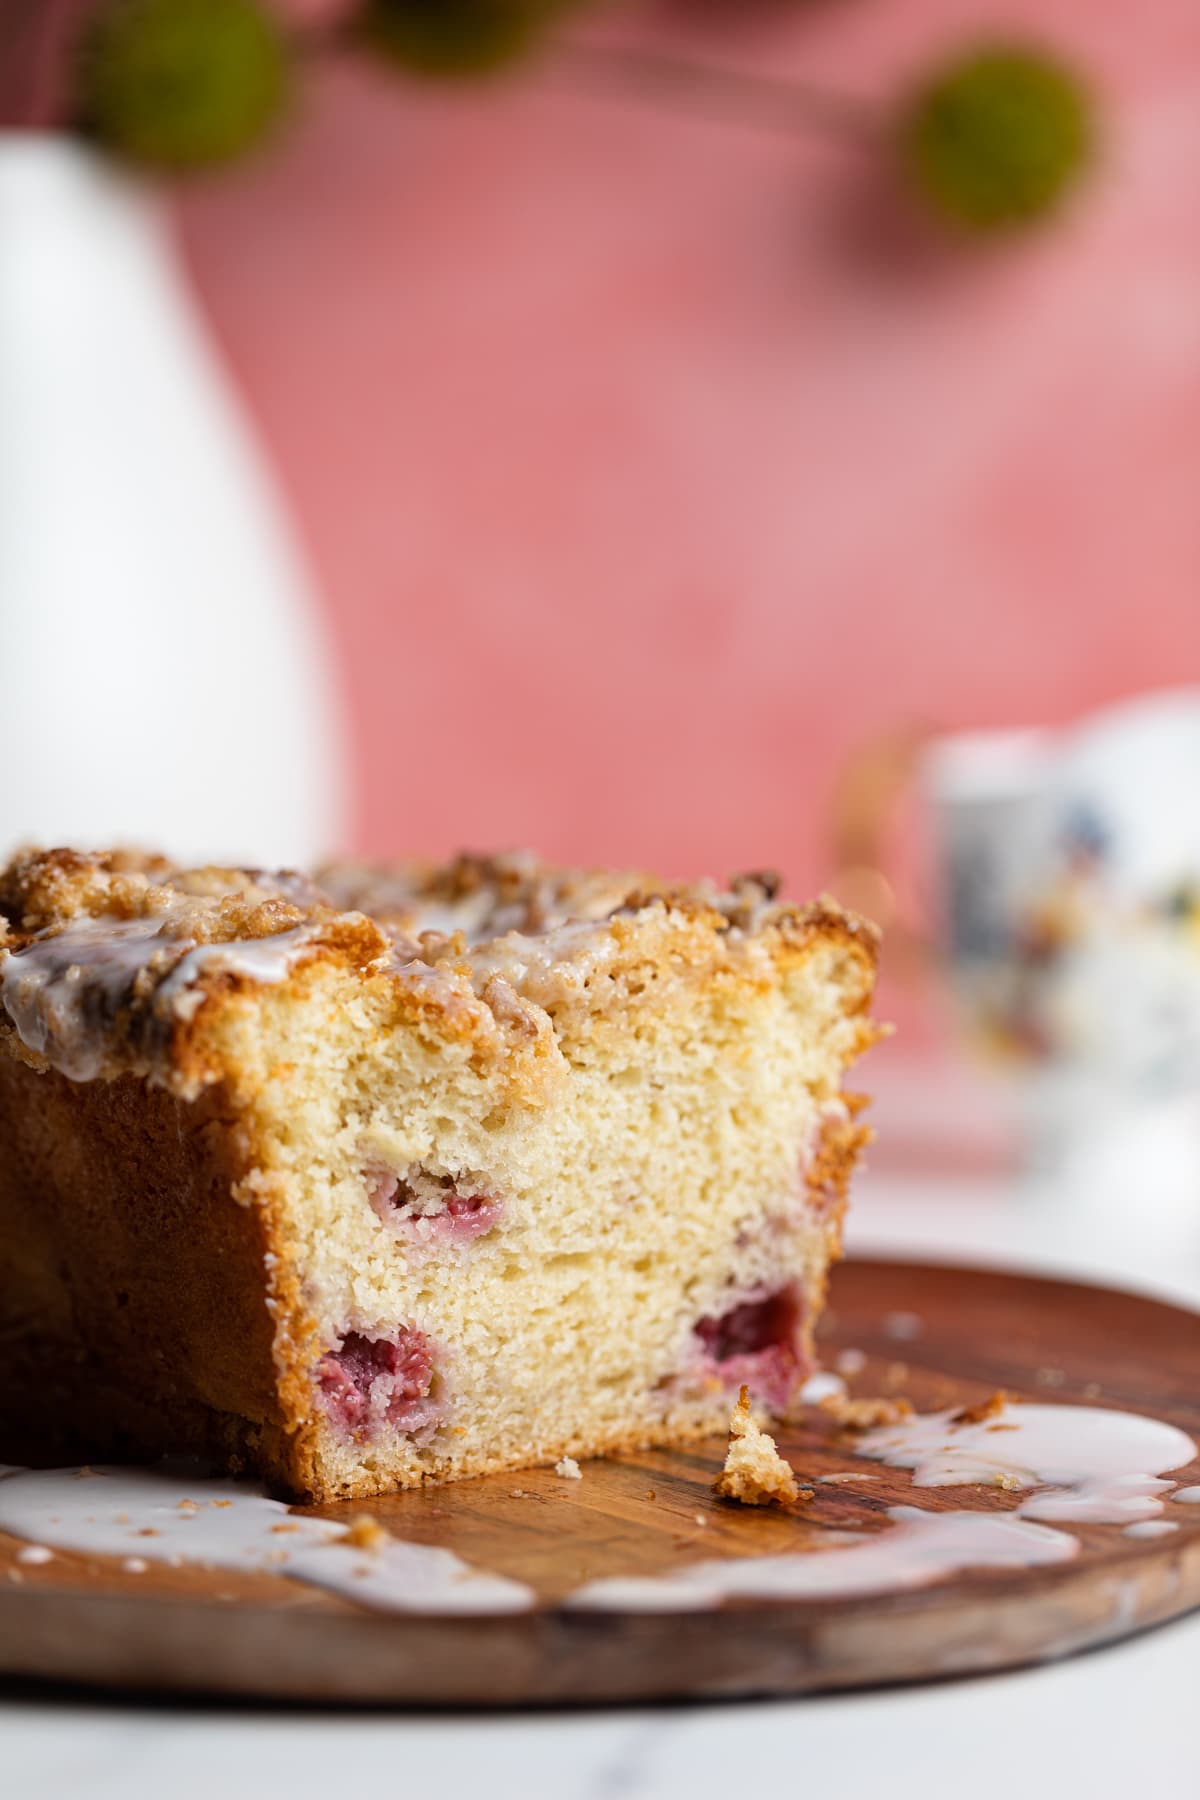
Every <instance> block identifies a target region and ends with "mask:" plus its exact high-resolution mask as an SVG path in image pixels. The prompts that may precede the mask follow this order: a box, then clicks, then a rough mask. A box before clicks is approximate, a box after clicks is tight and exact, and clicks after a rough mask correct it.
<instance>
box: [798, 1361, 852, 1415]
mask: <svg viewBox="0 0 1200 1800" xmlns="http://www.w3.org/2000/svg"><path fill="white" fill-rule="evenodd" d="M845 1394H846V1383H845V1382H844V1381H843V1380H842V1378H841V1376H840V1375H835V1374H834V1373H833V1371H832V1370H831V1369H818V1370H817V1372H816V1373H815V1375H810V1376H809V1377H808V1380H807V1381H806V1382H805V1383H804V1386H803V1387H802V1388H801V1389H800V1392H799V1393H798V1394H797V1396H796V1398H797V1400H798V1401H799V1402H800V1403H801V1405H803V1406H820V1404H821V1402H822V1400H840V1399H843V1398H844V1396H845Z"/></svg>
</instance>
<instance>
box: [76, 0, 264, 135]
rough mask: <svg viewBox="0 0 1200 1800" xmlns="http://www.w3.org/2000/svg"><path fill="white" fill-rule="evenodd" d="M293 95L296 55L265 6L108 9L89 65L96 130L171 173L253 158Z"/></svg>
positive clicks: (240, 2) (116, 2)
mask: <svg viewBox="0 0 1200 1800" xmlns="http://www.w3.org/2000/svg"><path fill="white" fill-rule="evenodd" d="M290 90H291V64H290V60H289V55H288V49H287V45H286V43H285V41H284V37H283V34H282V32H281V31H280V29H279V26H278V25H277V24H276V22H275V20H274V19H273V18H272V16H271V14H270V13H269V12H268V11H266V10H265V8H264V7H263V6H262V5H260V4H259V3H258V0H107V4H105V5H104V6H102V7H101V8H100V10H99V12H98V13H97V14H96V17H95V18H94V20H93V22H92V25H91V27H90V29H89V30H88V32H87V33H86V35H85V37H84V42H83V47H82V51H81V54H80V60H79V101H80V107H81V110H82V114H83V119H84V122H85V124H86V125H87V126H88V127H89V129H90V130H91V131H92V132H93V133H94V135H95V136H96V137H98V138H99V139H100V140H101V142H103V143H105V144H107V145H108V146H109V147H110V148H111V149H113V150H117V151H119V152H120V153H121V154H122V155H124V156H128V157H130V158H132V159H133V160H134V161H136V162H143V163H153V164H157V165H160V166H164V167H168V168H176V169H188V168H200V167H202V166H204V165H206V164H209V163H221V162H226V161H228V160H229V159H230V158H231V157H235V156H237V155H239V153H240V152H241V151H243V150H247V149H249V148H250V147H251V146H252V145H253V144H256V143H257V142H258V141H259V140H260V139H261V138H262V137H264V136H265V135H266V134H267V133H268V132H269V131H270V129H271V127H272V126H273V125H274V124H275V123H276V121H277V120H278V119H279V117H280V114H281V113H282V112H283V110H284V108H285V106H286V104H287V101H288V98H289V94H290Z"/></svg>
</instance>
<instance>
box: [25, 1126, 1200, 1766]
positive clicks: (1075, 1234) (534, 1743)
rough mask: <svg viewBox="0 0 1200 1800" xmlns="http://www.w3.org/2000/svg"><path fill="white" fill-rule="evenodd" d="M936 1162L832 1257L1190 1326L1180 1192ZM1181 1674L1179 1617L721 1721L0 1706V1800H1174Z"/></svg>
mask: <svg viewBox="0 0 1200 1800" xmlns="http://www.w3.org/2000/svg"><path fill="white" fill-rule="evenodd" d="M887 1106H888V1107H889V1108H892V1109H899V1110H903V1100H902V1097H900V1098H898V1097H897V1094H896V1093H895V1092H893V1093H892V1094H891V1095H890V1096H889V1098H888V1102H887ZM938 1160H939V1162H940V1166H941V1169H942V1172H941V1173H940V1174H937V1175H930V1174H919V1173H917V1172H915V1171H916V1163H915V1162H914V1160H913V1159H912V1158H909V1159H908V1161H907V1163H906V1169H907V1172H906V1173H903V1174H901V1173H899V1172H898V1171H897V1169H896V1168H895V1167H893V1168H892V1169H890V1170H889V1168H888V1166H887V1163H886V1162H885V1161H883V1160H882V1158H881V1159H879V1160H878V1162H877V1166H876V1167H875V1168H874V1169H872V1170H871V1171H870V1172H869V1173H868V1174H867V1175H866V1176H865V1177H864V1179H863V1181H862V1183H861V1184H860V1189H859V1192H858V1194H857V1195H856V1204H855V1212H854V1225H853V1230H852V1234H851V1243H852V1249H857V1250H859V1251H861V1252H868V1251H873V1250H882V1251H886V1252H888V1253H905V1254H908V1255H909V1256H918V1257H920V1256H933V1255H936V1256H939V1257H942V1258H944V1259H945V1258H949V1259H954V1258H957V1259H961V1260H971V1261H989V1262H1003V1263H1006V1264H1009V1265H1012V1266H1023V1267H1027V1268H1040V1269H1045V1270H1052V1271H1054V1272H1066V1273H1074V1274H1079V1275H1083V1276H1090V1277H1092V1278H1097V1279H1107V1280H1110V1281H1113V1282H1116V1283H1121V1284H1124V1285H1126V1286H1136V1287H1140V1288H1143V1289H1147V1290H1150V1291H1152V1292H1157V1293H1160V1294H1162V1295H1163V1296H1164V1297H1167V1298H1172V1299H1175V1300H1178V1301H1182V1302H1190V1303H1193V1304H1196V1305H1198V1306H1200V1188H1197V1190H1196V1203H1195V1207H1194V1208H1193V1207H1192V1206H1191V1205H1190V1203H1187V1201H1186V1195H1185V1199H1184V1202H1182V1203H1181V1202H1180V1201H1179V1198H1178V1195H1176V1198H1175V1199H1174V1200H1172V1201H1171V1202H1170V1203H1169V1204H1167V1203H1164V1202H1163V1201H1162V1198H1161V1194H1162V1189H1161V1188H1160V1187H1156V1185H1155V1181H1154V1179H1153V1177H1152V1173H1148V1172H1147V1171H1146V1170H1145V1169H1144V1168H1143V1169H1142V1171H1141V1173H1140V1174H1139V1172H1138V1169H1137V1167H1136V1166H1135V1167H1132V1168H1131V1169H1130V1171H1128V1173H1127V1174H1126V1175H1125V1176H1124V1177H1123V1178H1122V1179H1121V1180H1120V1181H1113V1182H1111V1183H1110V1184H1109V1193H1108V1196H1107V1198H1105V1199H1104V1200H1103V1202H1100V1201H1098V1200H1097V1199H1096V1195H1095V1193H1094V1192H1093V1191H1092V1190H1091V1189H1090V1188H1084V1187H1076V1188H1074V1189H1072V1188H1071V1187H1069V1186H1064V1185H1062V1184H1059V1185H1058V1186H1055V1185H1054V1184H1050V1183H1046V1182H1042V1183H1040V1184H1030V1183H1021V1182H1019V1181H1017V1180H1016V1179H1015V1178H1014V1177H1013V1176H1011V1175H1005V1174H1003V1173H996V1172H992V1173H983V1172H980V1170H979V1168H978V1167H976V1168H975V1170H974V1172H971V1171H970V1170H969V1169H968V1168H967V1166H966V1165H967V1164H969V1163H970V1161H971V1158H970V1157H969V1156H966V1157H964V1158H961V1159H958V1162H959V1172H957V1173H955V1172H954V1164H955V1161H956V1158H955V1156H954V1155H953V1154H950V1155H943V1156H940V1158H939V1159H938ZM1166 1174H1167V1177H1170V1174H1171V1171H1170V1170H1169V1169H1168V1170H1167V1172H1166ZM1176 1186H1177V1187H1178V1186H1179V1184H1178V1183H1176ZM1197 1328H1198V1329H1200V1326H1198V1327H1197ZM1198 1667H1200V1615H1197V1616H1196V1617H1195V1618H1193V1619H1189V1620H1184V1621H1182V1622H1180V1623H1178V1624H1176V1625H1173V1626H1170V1627H1167V1628H1165V1629H1163V1630H1160V1631H1157V1632H1152V1633H1149V1634H1148V1635H1146V1636H1144V1637H1141V1638H1139V1639H1136V1640H1134V1641H1132V1642H1129V1643H1126V1644H1123V1645H1120V1646H1117V1647H1116V1648H1113V1649H1110V1650H1104V1651H1099V1652H1095V1653H1093V1654H1091V1655H1088V1656H1084V1657H1077V1658H1075V1659H1073V1660H1070V1661H1066V1662H1063V1663H1059V1664H1056V1665H1053V1666H1048V1667H1045V1668H1040V1669H1036V1670H1030V1671H1026V1672H1021V1673H1018V1674H1014V1675H1004V1676H992V1677H988V1678H986V1679H982V1680H973V1681H963V1682H955V1683H948V1684H946V1685H944V1686H938V1687H925V1688H918V1689H912V1690H908V1691H904V1690H896V1691H892V1692H886V1693H869V1694H856V1695H849V1696H845V1697H831V1698H827V1699H815V1700H804V1701H788V1702H780V1701H776V1702H764V1703H756V1704H750V1705H736V1706H734V1705H724V1706H694V1707H690V1706H681V1707H663V1708H652V1709H642V1710H632V1709H615V1708H610V1709H605V1710H601V1711H590V1712H580V1713H575V1714H564V1713H561V1712H560V1713H553V1714H546V1715H544V1716H538V1715H531V1714H526V1715H520V1716H507V1717H505V1716H486V1715H476V1716H471V1717H466V1718H455V1717H449V1716H441V1717H437V1716H432V1715H428V1714H418V1715H411V1716H393V1717H388V1716H385V1715H381V1714H371V1713H363V1714H358V1715H352V1716H345V1715H325V1716H322V1715H320V1714H315V1713H312V1712H308V1713H305V1712H299V1711H297V1712H284V1711H270V1710H265V1709H241V1710H236V1711H235V1710H226V1709H220V1708H210V1707H185V1708H174V1707H170V1706H165V1705H164V1706H146V1705H141V1704H137V1705H135V1704H123V1703H120V1702H106V1701H95V1702H92V1701H86V1700H79V1699H66V1700H60V1699H57V1698H47V1697H42V1696H35V1695H32V1694H30V1693H18V1692H13V1691H11V1690H10V1691H5V1690H4V1689H3V1688H0V1795H3V1797H4V1800H24V1797H25V1796H27V1795H28V1796H34V1795H36V1796H37V1800H74V1797H75V1796H80V1795H86V1796H89V1797H91V1796H95V1800H151V1797H152V1796H153V1797H155V1800H158V1797H159V1796H168V1795H169V1796H170V1800H201V1796H203V1797H204V1800H209V1796H211V1795H213V1794H214V1793H219V1794H221V1795H222V1797H223V1800H228V1797H240V1796H243V1795H245V1796H247V1797H249V1796H255V1800H258V1797H260V1796H264V1795H280V1796H286V1797H287V1800H310V1797H311V1800H330V1797H331V1796H332V1797H335V1800H341V1797H343V1796H347V1797H349V1796H352V1795H354V1794H356V1793H362V1792H370V1793H387V1794H391V1793H399V1792H402V1791H403V1792H407V1793H418V1794H425V1795H429V1794H432V1795H438V1796H442V1795H444V1796H446V1797H447V1800H458V1796H459V1795H465V1794H467V1793H469V1792H478V1793H480V1794H486V1796H487V1800H508V1797H509V1796H513V1797H514V1800H517V1797H518V1796H519V1800H540V1796H543V1795H545V1796H553V1800H609V1797H614V1800H615V1797H620V1796H627V1797H630V1800H651V1797H657V1796H674V1795H679V1796H681V1800H682V1797H686V1800H707V1797H708V1796H713V1800H716V1797H717V1796H720V1797H721V1800H728V1796H729V1794H730V1793H731V1792H736V1791H737V1790H738V1789H739V1788H747V1789H748V1788H749V1787H750V1786H751V1784H753V1786H754V1787H756V1788H757V1787H759V1786H760V1785H763V1784H769V1785H770V1787H771V1788H772V1790H773V1791H778V1792H780V1793H788V1792H793V1791H794V1792H796V1793H813V1794H820V1793H827V1794H828V1793H836V1794H845V1795H847V1796H848V1797H849V1800H857V1797H858V1796H860V1795H865V1794H868V1793H870V1792H873V1791H882V1792H886V1793H887V1795H888V1796H889V1800H910V1797H911V1800H942V1797H943V1796H949V1795H952V1794H958V1793H962V1794H964V1795H968V1796H969V1797H970V1800H1013V1797H1014V1796H1021V1797H1022V1800H1024V1797H1026V1796H1028V1797H1029V1800H1047V1797H1049V1796H1057V1795H1072V1794H1075V1793H1079V1794H1087V1795H1088V1796H1089V1800H1108V1797H1109V1796H1111V1797H1112V1800H1118V1797H1120V1800H1127V1796H1128V1795H1129V1794H1130V1793H1133V1792H1151V1793H1152V1792H1155V1791H1156V1790H1159V1789H1161V1790H1162V1791H1168V1792H1169V1791H1173V1792H1177V1793H1183V1792H1186V1791H1188V1785H1187V1784H1188V1781H1189V1780H1190V1779H1194V1768H1195V1755H1196V1752H1195V1725H1194V1712H1195V1681H1196V1676H1195V1671H1196V1669H1197V1668H1198ZM1189 1771H1192V1772H1193V1773H1192V1775H1190V1776H1189Z"/></svg>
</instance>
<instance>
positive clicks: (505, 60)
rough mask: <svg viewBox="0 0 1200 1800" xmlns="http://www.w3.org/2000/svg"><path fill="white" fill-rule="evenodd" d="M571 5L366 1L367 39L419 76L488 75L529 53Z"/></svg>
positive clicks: (507, 0) (540, 0)
mask: <svg viewBox="0 0 1200 1800" xmlns="http://www.w3.org/2000/svg"><path fill="white" fill-rule="evenodd" d="M570 3H571V0H367V5H366V9H365V11H364V14H363V31H364V35H365V37H366V40H367V42H368V43H369V44H371V45H373V46H374V47H375V48H376V49H377V50H380V51H382V53H383V54H384V55H385V56H388V57H390V58H392V60H393V61H395V62H398V63H401V64H403V66H404V67H405V68H407V69H411V70H413V71H415V72H416V73H417V74H420V75H435V76H436V75H450V76H454V75H466V76H471V75H490V74H491V73H492V71H493V70H496V69H502V68H505V67H506V66H507V65H508V64H509V63H511V62H516V61H517V60H518V58H520V57H521V56H523V55H524V54H525V53H526V51H528V50H532V49H533V48H534V47H535V46H536V44H537V43H538V41H539V40H540V38H541V37H542V35H543V33H544V32H545V31H546V30H547V29H548V28H549V27H550V26H551V25H552V24H553V23H554V21H555V19H556V18H557V17H558V16H559V15H561V14H562V13H563V12H565V11H566V10H567V9H568V6H569V5H570Z"/></svg>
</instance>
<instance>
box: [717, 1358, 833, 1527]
mask: <svg viewBox="0 0 1200 1800" xmlns="http://www.w3.org/2000/svg"><path fill="white" fill-rule="evenodd" d="M713 1487H714V1489H715V1491H716V1492H717V1493H718V1494H720V1495H721V1497H722V1499H725V1500H737V1501H739V1502H740V1503H741V1504H742V1505H743V1506H770V1505H772V1503H775V1504H778V1505H781V1506H786V1505H790V1504H791V1503H792V1502H794V1501H796V1500H799V1499H801V1498H804V1499H808V1500H811V1498H812V1490H811V1488H807V1489H802V1488H801V1487H800V1485H799V1483H798V1482H797V1480H796V1477H795V1474H794V1472H793V1470H792V1468H791V1465H790V1464H789V1463H787V1462H785V1461H784V1459H783V1457H782V1456H780V1454H779V1451H778V1450H777V1449H776V1447H775V1439H774V1438H773V1437H771V1436H769V1435H768V1433H767V1432H765V1431H763V1430H762V1428H761V1426H759V1425H757V1424H756V1423H755V1421H754V1419H753V1418H752V1417H751V1414H750V1390H749V1388H747V1387H742V1388H741V1389H740V1391H739V1393H738V1401H737V1405H736V1406H735V1407H734V1409H733V1417H732V1418H731V1419H730V1421H729V1450H728V1452H727V1454H726V1457H725V1466H724V1468H723V1469H722V1470H721V1473H720V1474H719V1475H718V1477H717V1479H716V1481H715V1482H714V1483H713Z"/></svg>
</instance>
